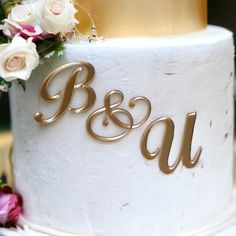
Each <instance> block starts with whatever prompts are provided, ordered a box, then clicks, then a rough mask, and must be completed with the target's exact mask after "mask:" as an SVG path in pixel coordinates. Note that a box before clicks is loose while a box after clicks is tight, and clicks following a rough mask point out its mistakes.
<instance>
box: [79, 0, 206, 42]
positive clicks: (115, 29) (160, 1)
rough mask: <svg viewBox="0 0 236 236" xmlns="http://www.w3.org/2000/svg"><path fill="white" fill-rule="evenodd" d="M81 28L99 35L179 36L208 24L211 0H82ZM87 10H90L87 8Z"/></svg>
mask: <svg viewBox="0 0 236 236" xmlns="http://www.w3.org/2000/svg"><path fill="white" fill-rule="evenodd" d="M75 5H76V7H77V8H78V10H79V12H78V14H77V18H78V20H79V21H80V24H79V25H78V29H79V31H80V32H81V33H82V34H84V35H88V36H89V35H91V30H92V27H93V24H94V25H95V26H96V29H97V33H98V35H99V36H104V37H106V38H113V37H136V36H139V37H141V36H149V37H150V36H162V35H177V34H184V33H190V32H195V31H199V30H202V29H204V28H205V27H206V26H207V0H79V1H77V0H76V1H75ZM85 9H86V10H85Z"/></svg>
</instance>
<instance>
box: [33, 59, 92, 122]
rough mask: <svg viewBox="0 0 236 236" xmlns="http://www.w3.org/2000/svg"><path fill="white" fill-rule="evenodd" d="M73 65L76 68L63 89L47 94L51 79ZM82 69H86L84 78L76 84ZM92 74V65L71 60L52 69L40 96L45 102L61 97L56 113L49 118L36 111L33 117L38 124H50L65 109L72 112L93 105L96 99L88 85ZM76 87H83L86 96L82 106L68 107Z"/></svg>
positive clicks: (77, 111) (84, 109)
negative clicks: (71, 61) (53, 93)
mask: <svg viewBox="0 0 236 236" xmlns="http://www.w3.org/2000/svg"><path fill="white" fill-rule="evenodd" d="M73 67H75V68H76V69H75V70H74V71H73V72H72V73H71V75H70V77H69V78H68V81H67V83H66V86H65V89H64V91H62V90H61V91H59V92H58V93H57V94H56V95H54V96H51V95H49V93H48V87H49V86H50V84H51V82H52V80H53V79H55V77H56V76H57V75H58V74H60V73H61V72H63V71H65V70H67V69H69V68H73ZM84 69H86V70H87V75H86V79H85V80H84V81H82V82H81V83H78V84H76V81H77V79H78V78H79V76H80V75H81V72H82V71H83V70H84ZM94 74H95V69H94V67H93V66H92V65H91V64H89V63H86V62H73V63H69V64H66V65H63V66H61V67H59V68H57V69H56V70H54V71H53V72H52V73H51V74H49V75H48V76H47V77H46V78H45V79H44V81H43V83H42V86H41V97H42V98H43V99H44V100H45V101H46V102H53V101H56V100H59V99H61V104H60V107H59V109H58V110H57V111H56V113H55V114H54V115H53V116H52V117H50V118H44V116H43V114H42V113H37V114H36V115H35V117H34V119H35V120H36V121H37V122H38V123H40V124H50V123H53V122H55V121H56V120H58V119H59V118H60V117H61V116H62V115H63V114H64V113H65V112H66V111H67V110H69V111H71V112H73V113H80V112H85V111H87V110H89V109H90V108H91V107H92V106H93V105H94V103H95V100H96V94H95V92H94V90H93V89H92V88H91V87H89V86H88V83H90V82H91V81H92V79H93V76H94ZM78 89H83V90H84V91H85V92H86V94H87V97H88V98H87V101H86V104H84V106H82V107H80V108H72V107H70V102H71V99H72V97H73V93H74V91H75V90H78Z"/></svg>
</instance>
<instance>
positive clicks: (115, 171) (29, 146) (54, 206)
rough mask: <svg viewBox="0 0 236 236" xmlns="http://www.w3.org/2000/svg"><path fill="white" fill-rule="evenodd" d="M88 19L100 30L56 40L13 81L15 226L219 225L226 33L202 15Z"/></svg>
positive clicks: (225, 152)
mask: <svg viewBox="0 0 236 236" xmlns="http://www.w3.org/2000/svg"><path fill="white" fill-rule="evenodd" d="M83 2H86V1H83ZM90 2H91V1H88V4H87V6H86V7H87V8H86V9H87V10H88V12H89V10H90V7H91V5H90V4H89V3H90ZM117 2H118V3H117V4H118V5H119V4H123V5H122V6H123V7H125V6H126V4H127V7H128V5H129V4H128V3H127V2H129V1H127V0H126V1H120V2H119V1H118V0H117ZM130 2H134V1H130ZM140 2H141V1H140ZM150 2H152V3H153V4H154V5H155V4H157V5H158V4H160V3H164V2H165V1H157V0H156V1H150ZM167 2H168V3H169V4H171V3H172V4H174V1H170V0H169V1H167ZM180 2H181V4H187V1H180ZM195 2H196V3H199V4H200V5H201V4H203V2H204V1H197V0H196V1H195ZM100 4H101V6H100V7H101V8H104V9H105V7H106V4H109V3H108V1H106V0H103V1H101V3H100ZM140 4H141V3H140ZM142 4H144V3H142ZM85 5H86V4H85ZM164 5H165V4H164ZM174 5H175V4H174ZM190 5H191V4H190ZM95 6H96V4H95ZM170 6H171V5H170ZM201 6H202V5H201ZM115 7H118V6H113V8H114V9H115ZM159 7H161V5H160V6H159ZM188 7H189V6H188ZM204 7H205V5H204ZM95 8H96V7H95ZM113 8H112V7H111V11H112V9H113ZM114 9H113V10H114ZM92 10H94V11H96V9H92ZM92 10H91V11H92ZM97 10H98V12H100V11H101V9H100V8H99V7H98V6H97ZM106 10H107V11H109V9H108V8H107V9H106ZM163 10H164V9H163ZM104 11H105V10H104ZM114 12H115V10H114ZM97 14H98V13H97ZM120 14H121V17H122V13H120ZM124 14H125V13H124ZM203 15H204V14H203ZM203 15H201V17H200V16H199V18H201V19H202V17H203ZM92 16H93V15H92ZM98 16H99V14H98ZM104 18H105V17H104ZM93 19H94V23H95V25H96V17H94V18H93ZM176 19H178V18H176ZM100 20H101V19H100ZM105 20H106V19H104V21H105ZM123 20H124V21H125V19H123ZM133 20H137V19H133ZM203 21H204V20H203ZM122 22H123V21H122V20H121V23H122ZM128 22H129V21H128ZM137 22H139V21H138V20H137ZM106 23H108V22H106ZM123 23H124V22H123ZM178 23H179V21H176V24H178ZM195 23H196V22H195ZM157 24H158V23H157ZM193 25H194V24H193ZM99 26H101V28H102V27H104V28H102V29H101V35H104V40H97V41H95V42H86V41H74V42H71V43H66V44H65V51H64V54H63V56H61V57H59V58H58V57H56V56H54V57H52V58H51V59H50V60H47V61H46V62H44V64H42V65H40V66H39V67H38V68H37V69H35V71H34V72H33V73H32V76H31V79H30V80H29V81H27V83H26V90H25V91H23V90H22V88H21V87H20V86H19V84H18V83H14V84H13V87H12V90H11V94H10V95H11V96H10V97H11V112H12V129H13V134H14V146H13V167H14V177H15V188H16V191H17V192H18V193H19V194H21V196H22V198H23V202H24V211H23V215H22V217H21V219H20V221H19V225H21V226H23V228H24V230H22V229H18V231H17V234H27V235H28V234H29V235H37V234H39V235H41V234H42V235H78V236H85V235H86V236H90V235H91V236H92V235H93V236H133V235H135V236H144V235H145V236H146V235H148V236H173V235H181V236H187V235H198V236H200V235H202V236H203V235H218V234H219V235H222V236H229V234H228V233H227V232H226V231H224V230H227V229H228V228H229V227H231V226H233V225H234V223H235V221H234V218H233V215H234V214H235V212H236V208H235V200H234V194H233V180H232V175H233V173H232V172H233V127H234V125H233V78H234V46H233V39H232V33H231V32H229V31H227V30H226V29H223V28H219V27H215V26H208V27H207V28H205V25H204V24H203V25H202V26H201V27H200V29H199V28H193V30H190V29H188V30H187V32H181V31H180V32H179V33H185V34H182V35H173V32H172V31H171V30H170V29H169V30H168V32H172V33H171V35H169V36H165V37H164V36H162V37H157V36H159V35H160V34H161V33H157V35H156V37H153V34H154V36H155V33H153V32H151V31H150V32H151V33H150V34H149V33H147V35H143V34H142V33H140V32H139V33H140V37H137V36H136V35H135V32H131V33H130V34H131V35H129V33H127V32H125V31H124V32H125V33H124V35H123V37H121V36H122V29H120V31H119V34H118V33H117V35H119V37H118V36H117V37H115V36H114V35H112V34H113V33H111V32H110V31H107V32H108V33H107V37H106V30H105V26H104V25H102V24H99V22H98V24H97V30H98V32H99ZM128 26H129V25H128ZM185 27H187V26H185ZM157 29H158V30H160V28H158V26H157ZM118 30H119V28H118V29H117V31H118ZM175 30H176V29H175ZM191 31H194V32H191ZM114 32H116V29H114ZM147 32H149V29H147ZM163 33H164V34H166V32H163ZM114 34H115V33H114ZM174 34H177V32H174ZM134 36H135V37H134ZM146 36H150V37H146ZM151 36H152V37H151ZM24 226H27V227H24ZM0 232H1V230H0ZM2 232H3V233H4V232H5V230H2ZM13 232H14V231H9V233H6V235H8V234H9V235H10V233H13ZM36 232H38V233H36ZM220 232H221V234H220ZM224 232H225V233H224ZM234 232H236V231H234ZM232 235H233V234H232Z"/></svg>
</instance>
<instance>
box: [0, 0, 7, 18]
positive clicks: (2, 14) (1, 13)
mask: <svg viewBox="0 0 236 236" xmlns="http://www.w3.org/2000/svg"><path fill="white" fill-rule="evenodd" d="M4 19H6V16H5V13H4V10H3V6H2V4H0V21H3V20H4Z"/></svg>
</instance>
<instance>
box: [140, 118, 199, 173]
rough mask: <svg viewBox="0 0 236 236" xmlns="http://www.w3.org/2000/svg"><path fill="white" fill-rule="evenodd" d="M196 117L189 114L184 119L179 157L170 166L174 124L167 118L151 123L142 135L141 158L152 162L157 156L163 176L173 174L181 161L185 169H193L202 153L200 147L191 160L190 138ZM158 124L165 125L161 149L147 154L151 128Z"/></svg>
mask: <svg viewBox="0 0 236 236" xmlns="http://www.w3.org/2000/svg"><path fill="white" fill-rule="evenodd" d="M196 116H197V114H196V113H190V114H188V115H187V117H186V122H185V130H184V135H183V140H182V146H181V149H180V155H179V157H178V158H177V160H176V162H175V163H174V164H173V165H172V166H170V165H169V155H170V150H171V146H172V143H173V138H174V129H175V125H174V122H173V121H172V120H171V119H170V118H168V117H162V118H159V119H157V120H155V121H153V122H152V123H151V124H150V125H149V126H148V127H147V129H146V130H145V132H144V135H143V137H142V140H141V152H142V154H143V156H144V157H145V158H146V159H148V160H153V159H155V158H156V157H158V156H159V167H160V170H161V171H162V172H164V173H165V174H171V173H173V172H174V171H175V170H176V168H177V167H178V165H179V163H180V161H181V160H182V162H183V165H184V166H185V167H187V168H193V167H195V166H196V165H197V163H198V161H199V159H200V156H201V153H202V148H201V147H200V148H199V149H198V151H197V154H196V155H195V157H194V159H193V160H191V145H192V138H193V131H194V126H195V121H196ZM160 123H163V124H164V125H165V133H164V138H163V141H162V144H161V147H160V148H158V149H157V150H156V151H154V152H152V153H151V152H149V150H148V147H147V146H148V137H149V135H150V132H151V130H152V129H153V127H154V126H156V125H158V124H160Z"/></svg>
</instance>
